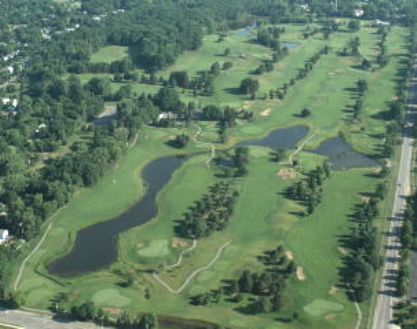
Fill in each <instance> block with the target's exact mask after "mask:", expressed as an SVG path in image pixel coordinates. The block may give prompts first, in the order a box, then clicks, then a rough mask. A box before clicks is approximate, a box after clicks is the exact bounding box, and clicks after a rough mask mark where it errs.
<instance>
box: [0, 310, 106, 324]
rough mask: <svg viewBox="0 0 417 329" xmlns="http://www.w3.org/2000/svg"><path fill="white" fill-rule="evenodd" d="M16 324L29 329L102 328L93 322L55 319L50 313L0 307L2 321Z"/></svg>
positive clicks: (0, 320) (0, 319)
mask: <svg viewBox="0 0 417 329" xmlns="http://www.w3.org/2000/svg"><path fill="white" fill-rule="evenodd" d="M1 322H5V323H9V324H14V325H17V326H21V327H23V328H27V329H94V328H101V327H100V326H96V325H95V324H93V323H84V322H67V321H64V320H54V319H52V318H51V317H50V316H49V315H46V314H45V315H42V314H39V313H32V312H26V311H22V310H5V309H1V308H0V323H1Z"/></svg>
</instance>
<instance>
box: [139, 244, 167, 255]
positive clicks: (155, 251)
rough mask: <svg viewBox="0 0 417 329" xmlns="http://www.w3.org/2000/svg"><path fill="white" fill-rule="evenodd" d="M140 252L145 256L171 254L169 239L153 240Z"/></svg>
mask: <svg viewBox="0 0 417 329" xmlns="http://www.w3.org/2000/svg"><path fill="white" fill-rule="evenodd" d="M138 254H139V255H140V256H143V257H162V256H165V255H168V254H169V247H168V241H167V240H153V241H151V242H150V244H149V246H147V247H145V248H143V249H140V250H139V251H138Z"/></svg>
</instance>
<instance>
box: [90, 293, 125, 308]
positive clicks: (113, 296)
mask: <svg viewBox="0 0 417 329" xmlns="http://www.w3.org/2000/svg"><path fill="white" fill-rule="evenodd" d="M92 299H93V302H94V303H96V304H97V305H100V306H106V305H111V306H116V307H123V306H126V305H129V304H130V298H127V297H125V296H123V295H122V294H120V293H119V292H118V291H117V290H116V289H103V290H100V291H97V292H96V293H95V294H94V295H93V298H92Z"/></svg>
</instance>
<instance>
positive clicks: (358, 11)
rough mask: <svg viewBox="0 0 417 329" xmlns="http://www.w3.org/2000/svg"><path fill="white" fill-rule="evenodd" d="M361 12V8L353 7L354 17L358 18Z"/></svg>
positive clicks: (362, 12) (361, 14)
mask: <svg viewBox="0 0 417 329" xmlns="http://www.w3.org/2000/svg"><path fill="white" fill-rule="evenodd" d="M363 14H364V11H363V9H354V10H353V16H355V17H358V18H359V17H362V16H363Z"/></svg>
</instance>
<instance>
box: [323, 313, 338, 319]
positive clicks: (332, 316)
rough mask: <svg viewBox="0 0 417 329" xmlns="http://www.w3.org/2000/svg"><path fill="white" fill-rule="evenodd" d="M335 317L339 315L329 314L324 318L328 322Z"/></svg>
mask: <svg viewBox="0 0 417 329" xmlns="http://www.w3.org/2000/svg"><path fill="white" fill-rule="evenodd" d="M335 317H337V314H327V315H326V316H325V317H324V318H325V319H326V320H331V319H334V318H335Z"/></svg>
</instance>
